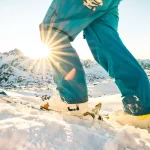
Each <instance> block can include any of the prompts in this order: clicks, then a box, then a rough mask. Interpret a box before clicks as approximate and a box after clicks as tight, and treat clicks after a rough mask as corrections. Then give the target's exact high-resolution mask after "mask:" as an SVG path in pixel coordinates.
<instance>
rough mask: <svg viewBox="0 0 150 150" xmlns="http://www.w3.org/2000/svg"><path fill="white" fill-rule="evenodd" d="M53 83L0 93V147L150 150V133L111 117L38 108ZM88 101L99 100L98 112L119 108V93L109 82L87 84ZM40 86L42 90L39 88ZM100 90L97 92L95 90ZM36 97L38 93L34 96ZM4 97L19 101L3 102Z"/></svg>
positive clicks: (9, 149) (21, 149)
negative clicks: (71, 114) (1, 94)
mask: <svg viewBox="0 0 150 150" xmlns="http://www.w3.org/2000/svg"><path fill="white" fill-rule="evenodd" d="M53 89H54V87H53V86H50V87H49V89H47V87H41V88H37V87H34V88H25V87H24V88H22V89H21V90H13V89H12V90H11V91H10V90H9V91H6V93H7V94H8V95H9V96H8V97H2V96H1V97H0V101H1V103H0V120H1V121H0V149H2V150H3V149H4V150H150V133H149V132H148V130H147V129H140V128H136V127H134V126H130V125H121V124H119V123H117V122H116V121H114V120H110V119H108V120H104V121H100V120H99V121H94V122H93V119H92V118H91V116H86V117H85V118H84V119H80V118H79V117H75V116H70V115H67V114H63V113H57V112H52V111H51V112H47V111H39V110H37V109H33V108H30V107H28V106H29V105H34V106H39V104H40V103H41V98H40V96H41V95H42V94H43V95H44V94H46V93H48V92H49V95H52V94H53V91H54V90H53ZM88 89H89V92H90V95H91V96H90V99H89V105H90V106H91V107H93V106H94V105H95V104H96V103H97V102H100V101H101V102H102V104H103V105H102V110H101V112H100V113H101V114H107V113H111V112H113V111H114V110H117V109H121V108H122V104H121V97H120V96H121V95H120V94H119V91H118V88H117V87H116V86H115V84H113V83H112V82H108V83H96V84H89V86H88ZM40 90H41V91H40ZM98 93H99V94H98ZM36 95H37V96H38V97H37V96H36ZM5 100H11V101H13V102H22V103H25V104H29V105H28V106H25V105H21V104H18V103H6V102H5Z"/></svg>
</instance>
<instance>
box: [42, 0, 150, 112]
mask: <svg viewBox="0 0 150 150" xmlns="http://www.w3.org/2000/svg"><path fill="white" fill-rule="evenodd" d="M119 3H120V0H104V1H103V6H101V7H97V8H96V10H95V11H93V10H90V9H89V8H87V7H86V6H84V5H83V2H82V0H54V1H53V2H52V4H51V6H50V7H49V9H48V11H47V13H46V16H45V18H44V20H43V22H42V23H41V24H40V31H41V38H42V41H43V42H44V43H45V44H47V45H48V46H49V47H50V49H51V55H50V64H51V66H52V68H53V77H54V81H55V83H56V85H57V90H58V92H59V94H60V96H61V98H62V100H64V101H66V102H67V103H69V104H75V103H83V102H86V101H88V92H87V85H86V78H85V72H84V70H83V67H82V64H81V62H80V60H79V57H78V54H77V53H76V51H75V50H74V48H73V47H72V46H71V44H70V42H72V41H73V40H74V39H75V37H76V36H77V35H78V34H79V33H80V32H81V31H82V30H83V31H84V35H85V39H86V40H87V43H88V45H89V47H90V50H91V52H92V54H93V57H94V58H95V60H96V61H97V62H98V63H99V64H100V65H101V66H102V67H103V68H104V69H105V70H106V71H107V72H108V73H109V75H110V77H112V78H114V79H115V83H116V85H117V86H118V88H119V90H120V92H121V94H122V97H126V96H132V95H134V96H136V97H138V98H139V100H140V102H141V104H142V105H143V106H144V107H147V108H150V84H149V80H148V77H147V75H146V73H145V72H144V70H143V69H142V68H141V66H140V65H139V63H138V62H137V60H136V59H135V58H134V57H133V56H132V54H131V53H130V52H129V51H128V49H127V48H126V47H125V45H124V44H123V42H122V41H121V39H120V37H119V34H118V32H117V28H118V20H119V17H118V5H119ZM81 47H82V45H81ZM82 49H83V51H84V47H82ZM85 53H86V52H85ZM85 55H86V54H85ZM149 110H150V109H149Z"/></svg>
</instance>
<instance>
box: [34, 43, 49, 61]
mask: <svg viewBox="0 0 150 150" xmlns="http://www.w3.org/2000/svg"><path fill="white" fill-rule="evenodd" d="M49 55H50V48H49V47H48V46H46V45H44V44H43V43H41V44H39V45H38V47H37V48H36V49H35V52H34V55H32V58H35V59H36V58H47V57H48V56H49Z"/></svg>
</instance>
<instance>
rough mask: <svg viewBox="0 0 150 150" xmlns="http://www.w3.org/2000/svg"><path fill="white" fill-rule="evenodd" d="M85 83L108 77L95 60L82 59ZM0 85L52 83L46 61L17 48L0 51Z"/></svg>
mask: <svg viewBox="0 0 150 150" xmlns="http://www.w3.org/2000/svg"><path fill="white" fill-rule="evenodd" d="M82 63H83V66H84V68H85V72H86V75H87V83H91V82H98V81H102V80H104V79H107V78H108V74H107V73H106V72H105V71H104V69H102V67H100V66H99V65H98V64H97V63H96V62H93V61H91V60H85V61H82ZM0 72H1V74H0V86H2V87H16V86H31V85H41V84H42V85H43V84H50V83H51V84H53V79H52V72H51V69H50V67H49V64H48V63H47V61H42V60H41V59H31V58H29V57H26V56H24V55H23V54H22V52H21V51H20V50H18V49H14V50H11V51H9V52H5V53H0Z"/></svg>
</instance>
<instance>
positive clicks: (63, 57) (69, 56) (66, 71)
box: [49, 34, 88, 104]
mask: <svg viewBox="0 0 150 150" xmlns="http://www.w3.org/2000/svg"><path fill="white" fill-rule="evenodd" d="M64 37H65V35H64V34H59V35H58V36H57V38H58V41H59V39H61V38H64ZM55 42H57V40H55ZM49 58H50V62H51V65H52V68H53V73H54V74H53V78H54V82H55V83H56V85H57V90H58V91H59V94H60V96H61V98H62V99H63V100H64V101H67V103H69V104H72V103H73V104H75V103H83V102H86V101H87V100H88V94H87V86H86V80H85V73H84V70H83V67H82V64H81V62H80V60H79V57H78V54H77V53H76V51H75V50H74V48H73V47H72V46H71V44H70V41H69V39H68V38H66V39H64V40H63V41H62V42H59V44H58V45H56V46H53V47H52V48H51V54H50V57H49Z"/></svg>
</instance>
